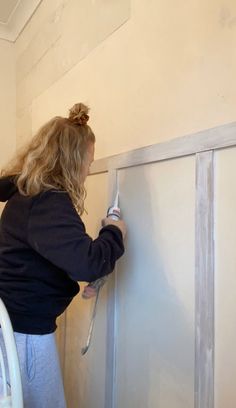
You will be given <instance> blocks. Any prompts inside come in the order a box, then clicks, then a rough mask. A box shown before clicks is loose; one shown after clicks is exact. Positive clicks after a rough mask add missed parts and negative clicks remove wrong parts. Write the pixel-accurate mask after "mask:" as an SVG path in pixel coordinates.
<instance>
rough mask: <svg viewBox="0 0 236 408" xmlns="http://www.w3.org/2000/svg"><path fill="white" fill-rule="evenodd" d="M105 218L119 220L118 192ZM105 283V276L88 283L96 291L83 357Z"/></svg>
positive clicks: (82, 351) (87, 347)
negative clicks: (100, 293)
mask: <svg viewBox="0 0 236 408" xmlns="http://www.w3.org/2000/svg"><path fill="white" fill-rule="evenodd" d="M107 217H109V218H111V219H113V220H115V221H118V220H120V218H121V213H120V208H119V192H117V193H116V196H115V201H114V203H113V205H112V206H111V207H109V208H108V210H107ZM106 281H107V276H104V277H103V278H100V279H97V280H95V281H94V282H91V283H89V285H88V286H89V287H91V288H93V289H95V290H96V298H95V302H94V306H93V312H92V318H91V322H90V326H89V332H88V337H87V342H86V345H85V346H84V347H82V349H81V354H82V355H84V354H86V353H87V351H88V349H89V346H90V343H91V338H92V333H93V327H94V322H95V317H96V312H97V304H98V298H99V292H100V289H101V288H102V286H103V285H104V284H105V283H106ZM82 297H83V298H84V299H87V297H86V294H83V295H82Z"/></svg>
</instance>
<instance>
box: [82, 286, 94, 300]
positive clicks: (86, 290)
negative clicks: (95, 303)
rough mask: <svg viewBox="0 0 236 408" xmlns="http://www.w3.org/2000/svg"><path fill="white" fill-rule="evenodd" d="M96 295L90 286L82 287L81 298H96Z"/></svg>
mask: <svg viewBox="0 0 236 408" xmlns="http://www.w3.org/2000/svg"><path fill="white" fill-rule="evenodd" d="M96 294H97V290H96V289H95V288H93V287H91V286H90V285H87V286H85V287H84V290H83V293H82V297H83V298H84V299H90V298H92V297H94V296H96Z"/></svg>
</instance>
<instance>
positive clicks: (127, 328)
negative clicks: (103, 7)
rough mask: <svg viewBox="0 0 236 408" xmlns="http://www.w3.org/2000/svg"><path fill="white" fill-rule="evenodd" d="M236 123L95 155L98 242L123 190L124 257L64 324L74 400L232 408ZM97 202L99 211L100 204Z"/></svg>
mask: <svg viewBox="0 0 236 408" xmlns="http://www.w3.org/2000/svg"><path fill="white" fill-rule="evenodd" d="M235 159H236V123H231V124H229V125H225V126H222V127H217V128H213V129H209V130H206V131H203V132H200V133H197V134H193V135H190V136H185V137H182V138H179V139H174V140H172V141H170V142H166V143H160V144H156V145H153V146H148V147H146V148H141V149H137V150H133V151H130V152H127V153H124V154H120V155H116V156H111V157H108V158H104V159H100V160H97V161H95V162H94V164H93V165H92V168H91V175H90V176H89V178H88V202H87V208H88V210H89V211H88V215H87V216H86V219H85V222H86V224H87V225H88V231H89V232H90V234H91V235H92V236H93V237H95V236H96V235H97V232H98V230H99V227H100V219H101V218H102V217H103V215H104V212H105V210H106V207H107V205H108V203H110V202H111V200H112V197H113V196H114V192H115V190H116V187H117V186H118V188H119V191H120V205H121V209H122V212H123V215H124V218H125V220H126V221H127V224H128V235H127V239H126V253H125V255H124V257H123V258H122V259H121V260H119V261H118V263H117V267H116V270H115V272H114V273H113V274H112V275H111V276H110V277H109V280H108V283H107V285H106V286H105V287H104V288H103V289H102V292H101V299H100V301H99V304H98V315H97V320H96V325H95V329H94V333H93V338H92V344H91V348H90V349H89V351H88V352H87V354H86V355H85V356H81V347H82V346H83V345H84V344H85V342H86V337H87V333H88V327H89V319H90V317H91V311H92V305H93V300H90V301H88V303H86V302H87V301H85V300H82V298H80V297H78V298H77V299H76V300H75V301H73V302H72V305H71V306H70V307H69V308H68V310H67V312H66V313H65V315H64V317H63V324H62V325H60V324H59V333H60V335H61V338H60V340H59V345H62V344H63V347H61V349H63V350H64V352H63V353H61V357H62V361H63V366H64V382H65V389H66V395H67V400H68V407H69V408H72V407H74V406H75V405H76V404H78V406H81V407H83V408H85V407H86V408H123V407H126V408H143V407H145V408H156V407H158V408H225V407H226V406H227V407H229V408H231V407H232V408H234V407H235V405H236V391H235V386H234V381H233V379H234V377H235V373H236V359H235V358H234V353H233V352H232V350H233V347H234V344H235V318H234V315H235V310H236V301H235V286H236V281H235V273H234V271H235V268H236V257H235V250H234V246H235V239H236V235H235V231H236V217H235V206H236V188H235V183H234V173H235V171H236V168H235ZM95 208H96V210H95Z"/></svg>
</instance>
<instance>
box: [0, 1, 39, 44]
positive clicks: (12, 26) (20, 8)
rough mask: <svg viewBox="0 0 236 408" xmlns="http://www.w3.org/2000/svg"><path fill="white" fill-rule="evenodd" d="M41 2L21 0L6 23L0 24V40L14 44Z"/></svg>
mask: <svg viewBox="0 0 236 408" xmlns="http://www.w3.org/2000/svg"><path fill="white" fill-rule="evenodd" d="M41 2H42V0H22V1H19V3H18V4H17V7H16V8H15V10H14V11H13V13H12V14H11V16H10V18H9V20H8V22H7V23H0V39H2V40H6V41H10V42H15V41H16V39H17V37H18V36H19V35H20V33H21V32H22V30H23V29H24V27H25V26H26V24H27V23H28V21H29V20H30V18H31V17H32V15H33V14H34V12H35V10H36V9H37V7H38V6H39V4H40V3H41Z"/></svg>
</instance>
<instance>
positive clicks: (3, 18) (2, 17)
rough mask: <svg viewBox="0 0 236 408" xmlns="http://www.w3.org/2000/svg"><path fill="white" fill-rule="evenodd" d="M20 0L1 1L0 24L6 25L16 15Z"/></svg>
mask: <svg viewBox="0 0 236 408" xmlns="http://www.w3.org/2000/svg"><path fill="white" fill-rule="evenodd" d="M17 3H19V0H0V23H3V24H6V23H7V22H8V20H9V19H10V18H11V14H12V13H14V9H15V8H16V7H17Z"/></svg>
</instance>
